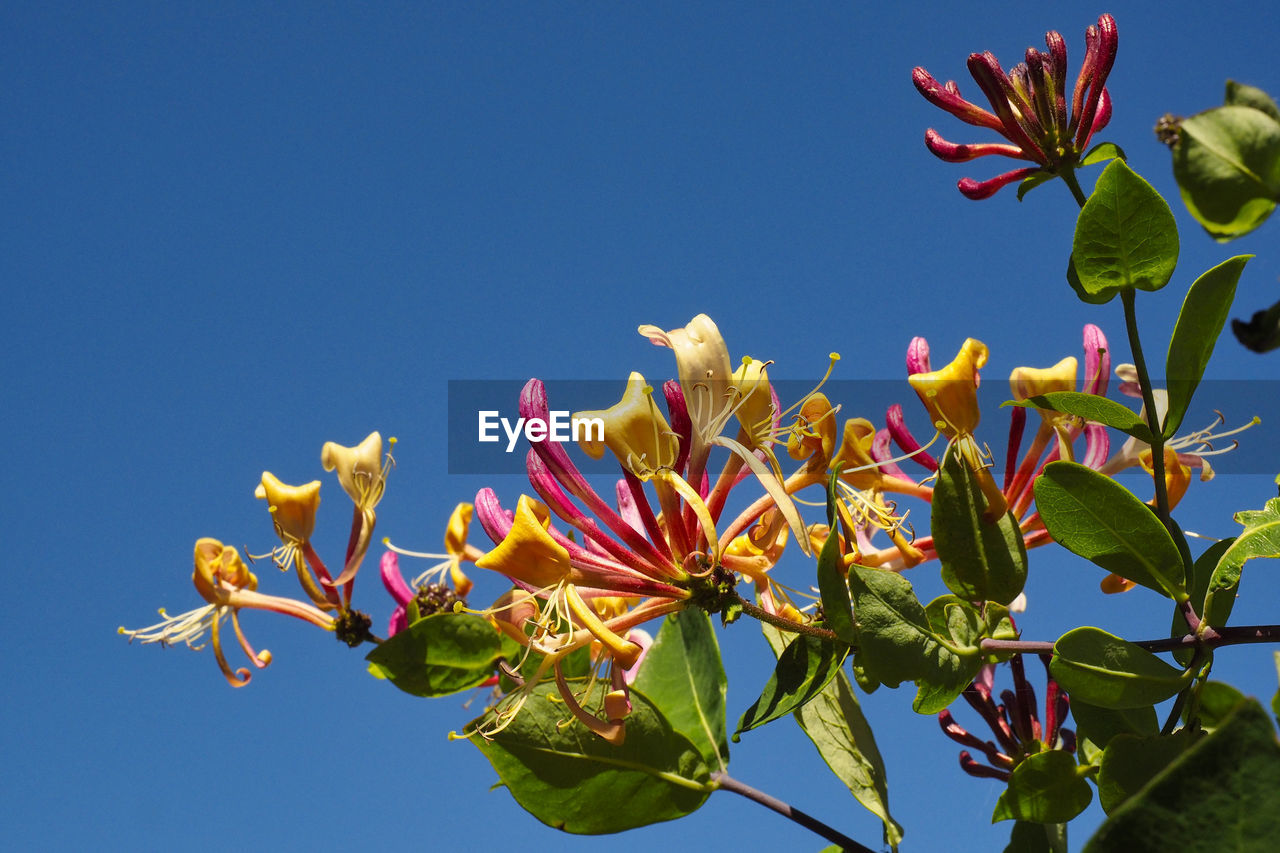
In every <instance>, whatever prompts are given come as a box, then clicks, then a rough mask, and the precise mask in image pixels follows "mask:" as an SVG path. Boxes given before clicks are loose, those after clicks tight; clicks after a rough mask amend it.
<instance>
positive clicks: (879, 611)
mask: <svg viewBox="0 0 1280 853" xmlns="http://www.w3.org/2000/svg"><path fill="white" fill-rule="evenodd" d="M849 590H850V592H851V593H852V594H853V613H854V617H855V618H856V619H857V624H858V642H859V649H860V653H859V656H858V659H859V662H860V663H861V664H862V665H863V666H864V667H865V668H866V669H867V670H868V671H869V672H870V674H871V675H872V676H874V678H875V679H876V680H877V681H879V682H881V683H883V684H887V685H889V686H890V687H896V686H897V685H898V684H900V683H901V682H903V681H906V680H911V681H915V682H916V685H917V687H918V688H919V690H918V692H917V693H916V698H915V701H914V703H913V705H912V707H914V708H915V710H916V711H917V712H918V713H921V714H936V713H937V712H938V711H941V710H942V709H943V708H945V707H947V706H948V705H950V704H951V702H952V701H953V700H954V699H955V698H956V697H957V696H959V695H960V692H961V691H962V690H964V688H965V687H967V686H968V685H969V683H970V682H971V681H972V680H973V676H974V675H976V674H977V672H978V670H979V669H980V668H981V666H982V653H981V651H980V649H979V648H978V647H977V646H974V647H971V648H961V647H959V646H956V645H955V644H953V643H952V642H951V641H950V639H944V638H942V637H939V636H937V635H936V634H934V633H933V631H932V628H931V626H930V625H929V619H928V616H927V615H926V614H925V610H924V608H923V607H921V606H920V602H919V600H918V599H917V598H916V595H915V592H914V591H912V589H911V583H910V582H909V581H908V580H907V579H906V578H903V577H901V576H900V575H897V574H895V573H893V572H889V571H885V570H883V569H873V568H868V567H866V566H857V565H854V566H851V567H850V568H849Z"/></svg>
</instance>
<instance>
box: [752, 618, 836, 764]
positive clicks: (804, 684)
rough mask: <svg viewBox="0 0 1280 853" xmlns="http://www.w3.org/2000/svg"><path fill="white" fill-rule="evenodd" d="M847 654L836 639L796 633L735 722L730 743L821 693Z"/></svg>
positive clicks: (834, 675)
mask: <svg viewBox="0 0 1280 853" xmlns="http://www.w3.org/2000/svg"><path fill="white" fill-rule="evenodd" d="M848 655H849V647H848V646H847V645H846V644H844V643H841V642H839V641H836V640H823V639H821V638H818V637H810V636H807V635H801V636H796V637H795V639H793V640H791V641H790V643H789V644H788V645H787V647H786V649H785V650H784V651H783V652H782V653H781V654H779V655H778V665H777V666H776V667H775V668H774V670H773V674H772V675H770V676H769V681H768V683H767V684H765V686H764V690H762V691H761V692H760V697H759V698H758V699H756V701H755V702H753V703H752V705H751V707H750V708H748V709H747V710H746V711H745V712H744V713H743V715H742V719H741V720H739V721H738V730H737V731H736V732H734V733H733V740H734V743H737V742H738V740H739V736H740V735H741V734H742V733H743V732H747V731H751V730H752V729H754V728H758V727H760V726H763V725H764V724H765V723H770V722H773V721H774V720H776V719H778V718H779V717H784V716H786V715H787V714H790V713H791V712H792V711H794V710H796V709H797V708H799V707H800V706H801V705H803V704H805V703H806V702H808V701H809V700H811V699H813V697H815V696H817V695H818V694H819V693H821V692H822V690H823V688H825V687H826V686H827V684H828V683H830V681H831V679H833V678H835V677H836V673H838V672H839V671H840V666H841V664H843V663H844V659H845V658H846V657H848Z"/></svg>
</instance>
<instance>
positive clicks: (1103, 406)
mask: <svg viewBox="0 0 1280 853" xmlns="http://www.w3.org/2000/svg"><path fill="white" fill-rule="evenodd" d="M1000 405H1001V406H1022V407H1025V408H1034V409H1048V410H1049V411H1051V412H1062V413H1064V414H1068V415H1075V416H1077V417H1081V418H1084V419H1085V420H1087V421H1093V422H1094V423H1099V424H1102V425H1103V426H1109V427H1112V428H1113V429H1118V430H1120V431H1121V432H1123V433H1128V434H1129V435H1131V436H1133V437H1134V438H1136V439H1138V440H1139V441H1143V442H1146V443H1148V444H1150V443H1151V430H1150V429H1148V428H1147V422H1146V421H1144V420H1142V418H1140V417H1138V413H1137V412H1135V411H1134V410H1133V409H1130V408H1129V407H1128V406H1124V405H1121V404H1120V403H1117V402H1116V401H1115V400H1109V399H1107V398H1106V397H1099V396H1098V395H1097V394H1082V393H1080V392H1079V391H1050V392H1048V393H1047V394H1037V395H1036V396H1034V397H1028V398H1027V399H1026V400H1022V401H1018V400H1007V401H1005V402H1003V403H1001V404H1000Z"/></svg>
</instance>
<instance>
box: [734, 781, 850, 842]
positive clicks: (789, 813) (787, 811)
mask: <svg viewBox="0 0 1280 853" xmlns="http://www.w3.org/2000/svg"><path fill="white" fill-rule="evenodd" d="M711 779H712V781H713V782H715V783H716V784H717V785H719V786H720V787H721V788H722V789H724V790H726V791H733V793H735V794H740V795H741V796H744V797H746V798H747V799H748V800H751V801H752V802H755V803H759V804H760V805H762V806H764V807H765V808H767V809H772V810H773V811H775V812H777V813H778V814H780V815H782V816H783V817H785V818H788V819H789V820H793V821H795V822H796V823H798V824H800V825H801V826H803V827H804V828H805V829H807V830H809V831H810V832H814V833H817V834H818V835H821V836H822V837H823V838H825V839H827V840H828V841H830V842H831V843H833V844H839V845H840V846H841V847H843V848H844V850H845V853H875V851H874V850H872V849H871V848H870V847H867V846H865V845H862V844H859V843H858V842H856V841H854V840H853V839H852V838H850V837H849V836H847V835H845V834H844V833H842V832H839V831H837V830H835V829H832V828H831V827H829V826H827V825H826V824H825V823H823V822H822V821H820V820H818V819H817V818H815V817H811V816H810V815H807V814H805V813H804V812H802V811H800V810H799V809H797V808H793V807H792V806H791V805H789V804H788V803H784V802H783V801H782V800H779V799H778V798H777V797H771V796H769V795H768V794H766V793H765V792H764V791H758V790H756V789H755V788H753V787H751V786H750V785H747V784H745V783H743V782H739V781H738V780H737V779H734V778H733V777H732V776H730V775H729V774H728V773H724V772H720V773H712V774H711Z"/></svg>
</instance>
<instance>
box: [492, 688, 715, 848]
mask: <svg viewBox="0 0 1280 853" xmlns="http://www.w3.org/2000/svg"><path fill="white" fill-rule="evenodd" d="M596 693H597V694H599V693H600V691H599V690H597V691H596ZM553 697H555V698H553ZM631 706H632V709H631V714H630V716H628V717H627V735H626V740H625V741H624V742H623V743H622V744H621V745H619V746H613V745H611V744H609V743H607V742H606V741H604V740H603V739H601V738H599V737H597V736H596V735H594V734H592V733H591V732H590V731H589V730H588V729H587V728H586V727H585V726H583V725H582V724H580V723H578V722H576V721H573V722H570V723H569V724H568V725H564V723H565V722H566V720H572V719H573V718H572V717H571V716H570V714H569V712H568V711H567V710H566V709H565V706H564V702H563V701H559V697H558V695H557V692H556V686H555V685H554V684H549V683H544V684H540V685H538V686H537V687H536V688H534V689H533V691H532V693H531V695H530V696H529V698H528V700H527V701H526V702H525V704H524V707H523V708H521V709H520V712H519V713H518V714H517V715H516V717H515V719H514V720H512V721H511V723H510V724H509V725H508V726H507V727H506V728H505V729H503V730H502V731H500V732H498V733H497V734H494V735H492V736H491V737H490V738H489V739H486V738H484V737H481V736H480V735H472V736H471V742H472V743H474V744H475V745H476V747H478V748H479V750H480V751H481V752H483V753H484V755H485V758H488V759H489V763H490V764H492V765H493V769H494V770H496V771H497V772H498V778H499V779H500V780H501V781H502V784H503V785H505V786H506V787H507V789H508V790H509V791H511V796H513V797H515V799H516V802H517V803H519V804H520V805H521V807H522V808H524V809H525V810H526V811H528V812H529V813H530V814H532V815H533V816H534V817H536V818H537V819H538V820H540V821H542V822H543V823H545V824H547V825H548V826H553V827H555V828H556V829H563V830H564V831H565V832H573V833H580V834H584V835H598V834H602V833H609V832H622V831H623V830H627V829H634V828H635V827H637V826H645V825H647V824H650V823H657V822H658V821H663V820H673V819H675V818H678V817H683V816H684V815H687V814H689V813H690V812H692V811H694V810H696V809H697V808H698V807H699V806H701V805H702V804H703V803H704V802H705V801H706V799H707V796H708V795H709V794H710V793H711V792H712V791H713V790H715V783H714V782H713V781H712V780H711V769H710V768H709V767H708V766H707V763H706V761H705V760H703V758H702V755H701V753H700V751H699V750H698V748H697V747H695V746H694V745H693V744H692V743H690V742H689V739H688V738H686V737H684V736H683V735H680V734H678V733H676V732H675V731H673V730H672V728H671V725H670V724H669V723H668V722H667V720H666V719H665V718H664V717H663V715H662V714H661V713H660V712H659V711H658V710H657V709H656V708H655V707H654V706H653V703H651V702H650V701H649V700H648V699H646V698H645V696H644V694H642V693H640V692H639V691H637V690H633V691H632V692H631ZM486 719H487V715H486V716H484V717H480V718H478V719H476V720H474V721H472V723H471V725H470V726H469V729H474V728H475V727H476V726H477V725H480V724H481V723H483V722H484V721H485V720H486Z"/></svg>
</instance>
